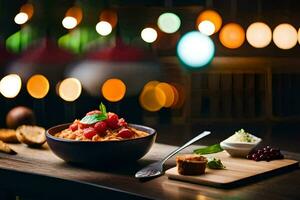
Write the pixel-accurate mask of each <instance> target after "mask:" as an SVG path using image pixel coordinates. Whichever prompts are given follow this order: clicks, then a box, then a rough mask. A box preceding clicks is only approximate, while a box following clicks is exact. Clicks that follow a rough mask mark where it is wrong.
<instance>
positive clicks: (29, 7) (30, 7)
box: [20, 3, 34, 19]
mask: <svg viewBox="0 0 300 200" xmlns="http://www.w3.org/2000/svg"><path fill="white" fill-rule="evenodd" d="M20 12H23V13H26V14H27V16H28V19H31V17H32V15H33V12H34V7H33V5H32V4H31V3H26V4H24V5H23V6H21V8H20Z"/></svg>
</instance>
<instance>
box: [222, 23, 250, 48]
mask: <svg viewBox="0 0 300 200" xmlns="http://www.w3.org/2000/svg"><path fill="white" fill-rule="evenodd" d="M219 38H220V41H221V43H222V44H223V45H224V46H225V47H227V48H229V49H236V48H239V47H240V46H242V44H243V43H244V41H245V31H244V29H243V28H242V27H241V26H240V25H239V24H236V23H229V24H226V25H225V26H224V27H223V28H222V29H221V31H220V35H219Z"/></svg>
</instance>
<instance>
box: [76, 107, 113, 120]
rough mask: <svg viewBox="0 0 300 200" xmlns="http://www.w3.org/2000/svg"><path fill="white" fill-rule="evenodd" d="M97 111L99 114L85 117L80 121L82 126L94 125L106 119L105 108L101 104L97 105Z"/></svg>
mask: <svg viewBox="0 0 300 200" xmlns="http://www.w3.org/2000/svg"><path fill="white" fill-rule="evenodd" d="M99 109H100V111H101V114H93V115H86V116H85V117H84V118H82V119H81V120H80V123H82V124H95V123H97V122H100V121H103V120H106V119H107V112H106V108H105V106H104V104H103V103H101V104H100V105H99Z"/></svg>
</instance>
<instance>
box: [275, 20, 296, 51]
mask: <svg viewBox="0 0 300 200" xmlns="http://www.w3.org/2000/svg"><path fill="white" fill-rule="evenodd" d="M297 40H298V36H297V30H296V29H295V28H294V27H293V26H292V25H290V24H286V23H285V24H279V25H278V26H276V28H275V29H274V31H273V41H274V43H275V45H276V46H277V47H278V48H280V49H291V48H293V47H294V46H295V45H296V44H297Z"/></svg>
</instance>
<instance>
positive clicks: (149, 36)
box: [141, 27, 157, 43]
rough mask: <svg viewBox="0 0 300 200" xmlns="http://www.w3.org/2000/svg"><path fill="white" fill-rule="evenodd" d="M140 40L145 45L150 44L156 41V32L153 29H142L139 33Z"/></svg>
mask: <svg viewBox="0 0 300 200" xmlns="http://www.w3.org/2000/svg"><path fill="white" fill-rule="evenodd" d="M141 37H142V39H143V40H144V41H145V42H147V43H152V42H154V41H155V40H156V39H157V31H156V30H155V29H154V28H150V27H148V28H144V29H143V30H142V32H141Z"/></svg>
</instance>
